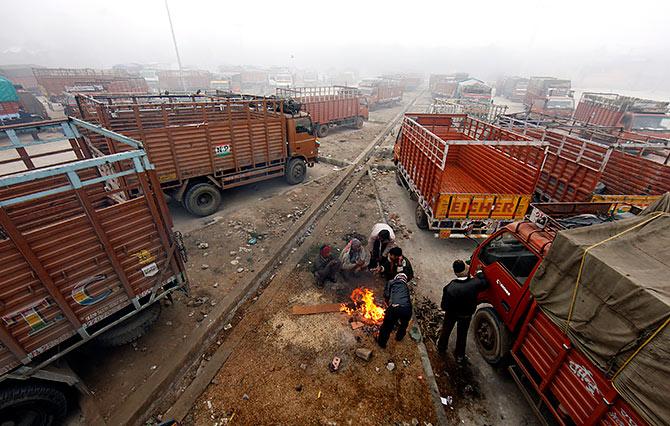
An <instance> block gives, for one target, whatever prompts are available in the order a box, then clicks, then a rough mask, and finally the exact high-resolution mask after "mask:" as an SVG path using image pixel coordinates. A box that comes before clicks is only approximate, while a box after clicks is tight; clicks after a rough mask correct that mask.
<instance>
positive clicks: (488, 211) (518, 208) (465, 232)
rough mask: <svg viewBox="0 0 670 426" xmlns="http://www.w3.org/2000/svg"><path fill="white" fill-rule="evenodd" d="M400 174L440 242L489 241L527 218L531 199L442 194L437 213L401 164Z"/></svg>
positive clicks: (493, 195) (399, 164)
mask: <svg viewBox="0 0 670 426" xmlns="http://www.w3.org/2000/svg"><path fill="white" fill-rule="evenodd" d="M397 170H398V173H399V174H400V176H401V177H402V178H403V180H404V182H405V183H406V184H407V187H408V191H409V192H410V193H412V194H414V195H415V196H416V198H417V201H418V203H419V205H420V206H421V208H422V209H423V211H424V212H425V214H426V216H427V218H428V229H429V230H431V231H436V233H435V236H436V237H438V238H486V237H488V236H489V235H491V234H493V233H495V232H496V231H497V230H498V229H500V228H502V227H504V226H506V225H508V224H510V223H512V222H514V221H517V220H521V219H523V218H524V216H525V214H526V211H527V210H528V207H529V205H530V201H531V196H530V195H511V194H440V198H439V200H438V203H437V208H436V210H435V211H433V209H432V208H431V206H430V204H429V203H428V202H427V200H426V199H425V198H424V197H423V196H422V195H421V193H420V191H419V190H418V188H417V186H416V185H415V184H414V182H413V181H412V179H411V178H410V176H409V174H408V173H407V171H406V170H405V168H404V167H403V165H402V164H401V163H398V164H397Z"/></svg>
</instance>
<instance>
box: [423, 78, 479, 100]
mask: <svg viewBox="0 0 670 426" xmlns="http://www.w3.org/2000/svg"><path fill="white" fill-rule="evenodd" d="M468 78H469V77H468V74H467V73H453V74H431V75H430V79H429V80H428V88H429V89H430V93H431V96H432V97H433V98H448V99H455V98H457V97H458V84H459V83H460V82H462V81H466V80H467V79H468Z"/></svg>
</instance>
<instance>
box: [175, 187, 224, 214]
mask: <svg viewBox="0 0 670 426" xmlns="http://www.w3.org/2000/svg"><path fill="white" fill-rule="evenodd" d="M220 205H221V191H219V188H217V187H216V186H214V185H212V184H210V183H198V184H195V185H193V186H192V187H190V188H189V189H188V191H186V194H184V207H185V208H186V210H188V212H189V213H191V214H192V215H194V216H209V215H210V214H214V213H216V212H217V210H219V206H220Z"/></svg>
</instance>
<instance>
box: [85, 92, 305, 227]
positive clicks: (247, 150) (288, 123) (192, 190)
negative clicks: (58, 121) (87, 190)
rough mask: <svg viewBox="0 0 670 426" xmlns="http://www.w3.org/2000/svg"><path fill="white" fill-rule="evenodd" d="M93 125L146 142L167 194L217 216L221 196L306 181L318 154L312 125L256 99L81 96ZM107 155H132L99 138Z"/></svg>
mask: <svg viewBox="0 0 670 426" xmlns="http://www.w3.org/2000/svg"><path fill="white" fill-rule="evenodd" d="M77 102H78V105H79V111H80V114H81V116H82V117H83V118H84V119H85V120H88V121H91V122H95V123H99V124H101V125H102V126H103V127H105V128H108V129H110V130H113V131H115V132H118V133H121V134H123V135H125V136H128V137H132V138H134V139H137V140H139V141H140V142H142V146H143V147H144V149H145V150H146V151H147V154H148V155H149V159H150V160H151V162H152V163H153V164H154V165H155V166H156V172H157V173H158V178H159V180H160V182H161V185H162V187H163V189H165V190H167V191H170V192H171V193H172V195H173V196H174V197H175V198H176V199H177V200H178V201H180V202H182V204H183V205H184V207H186V209H187V210H188V211H189V212H190V213H191V214H194V215H198V216H206V215H209V214H212V213H214V212H216V211H217V210H218V208H219V205H220V203H221V191H223V190H226V189H228V188H234V187H236V186H240V185H245V184H248V183H252V182H259V181H263V180H267V179H272V178H275V177H277V176H285V177H286V179H287V181H288V182H289V183H291V184H296V183H300V182H302V181H303V180H304V179H305V176H306V174H307V166H312V165H313V164H314V162H315V161H316V159H317V156H318V148H317V141H316V138H315V137H314V136H312V135H311V132H312V122H311V120H310V118H309V116H308V115H306V114H304V113H298V114H289V113H283V112H282V111H285V109H286V105H285V104H284V101H283V100H273V99H267V98H255V97H243V96H240V97H223V96H221V97H216V96H214V97H207V96H195V95H192V96H179V95H173V96H167V95H166V96H150V95H149V96H132V97H127V96H114V95H110V96H104V97H101V96H96V97H89V96H83V95H80V96H78V97H77ZM94 144H96V145H97V146H100V147H101V149H103V150H105V151H106V152H119V151H123V150H124V149H126V148H125V147H123V146H120V145H119V144H118V143H114V142H110V141H109V140H104V139H101V138H97V139H96V140H95V141H94Z"/></svg>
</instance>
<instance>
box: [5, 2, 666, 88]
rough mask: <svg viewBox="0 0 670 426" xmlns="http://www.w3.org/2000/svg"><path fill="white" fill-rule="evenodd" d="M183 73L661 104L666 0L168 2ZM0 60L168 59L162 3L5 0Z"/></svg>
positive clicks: (106, 63)
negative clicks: (342, 79) (340, 73)
mask: <svg viewBox="0 0 670 426" xmlns="http://www.w3.org/2000/svg"><path fill="white" fill-rule="evenodd" d="M169 4H170V9H171V12H172V19H173V23H174V28H175V33H176V37H177V42H178V44H179V49H180V53H181V56H182V62H183V64H184V66H185V67H192V68H204V69H210V70H216V68H217V67H218V66H220V65H237V64H247V65H260V66H269V65H277V66H291V67H300V68H312V69H316V70H326V69H329V68H337V69H342V70H344V69H357V70H358V71H359V72H361V73H362V74H363V75H374V74H377V73H381V72H394V71H413V72H424V73H431V72H454V71H465V72H469V73H470V74H471V75H474V76H476V77H479V78H482V79H486V80H489V81H490V80H493V79H495V78H497V77H498V76H499V75H502V74H520V75H524V76H529V75H542V74H547V75H552V76H556V77H563V78H571V79H572V80H573V87H589V88H599V89H623V90H628V91H642V92H645V93H654V94H656V95H657V96H655V97H659V96H660V97H668V98H670V78H668V75H669V74H670V51H669V49H668V44H669V42H668V40H670V25H669V24H670V3H669V2H663V1H648V0H645V1H620V2H619V1H614V2H613V1H594V0H581V1H538V0H536V1H506V2H504V1H470V2H458V3H456V2H449V1H435V2H427V1H416V0H414V1H402V2H401V1H379V2H376V1H349V0H343V1H333V2H325V1H295V0H292V1H272V2H262V1H253V2H252V1H205V0H169ZM2 15H3V16H2V26H0V64H39V65H44V66H51V67H57V66H62V67H95V68H108V67H111V66H112V65H115V64H120V63H130V62H139V63H168V64H174V66H175V68H176V58H175V55H174V49H173V46H172V40H171V36H170V31H169V25H168V20H167V14H166V11H165V3H164V0H133V1H129V0H116V1H109V0H107V1H97V0H61V1H57V0H52V1H46V0H45V1H35V0H23V1H21V2H8V1H6V2H3V6H2Z"/></svg>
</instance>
